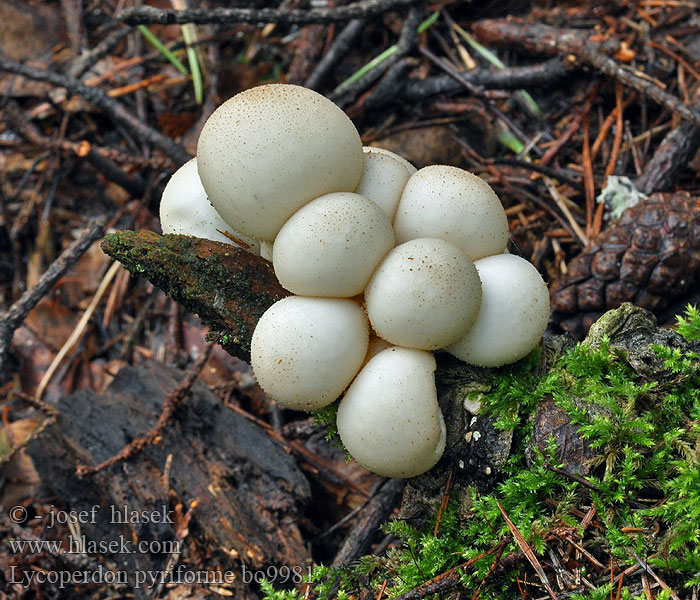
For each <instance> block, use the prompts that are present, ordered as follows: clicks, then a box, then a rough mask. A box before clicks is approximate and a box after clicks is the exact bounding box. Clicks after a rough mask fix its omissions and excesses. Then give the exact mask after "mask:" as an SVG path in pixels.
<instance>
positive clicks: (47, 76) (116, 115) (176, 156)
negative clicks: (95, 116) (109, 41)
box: [0, 54, 192, 165]
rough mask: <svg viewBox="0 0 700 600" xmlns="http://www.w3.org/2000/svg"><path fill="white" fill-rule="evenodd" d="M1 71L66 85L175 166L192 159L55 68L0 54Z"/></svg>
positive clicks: (98, 93) (116, 105)
mask: <svg viewBox="0 0 700 600" xmlns="http://www.w3.org/2000/svg"><path fill="white" fill-rule="evenodd" d="M0 71H8V72H9V73H16V74H17V75H24V76H25V77H28V78H29V79H35V80H37V81H46V82H48V83H51V84H52V85H55V86H56V87H62V88H65V89H66V90H68V92H69V93H71V94H77V95H78V96H80V97H82V98H84V99H85V100H87V101H88V102H90V103H91V104H94V105H95V106H98V107H99V108H101V109H102V110H103V111H104V112H105V113H107V114H108V115H109V116H110V117H112V118H113V119H114V120H116V121H119V122H120V123H122V124H123V125H124V126H126V127H127V128H128V129H130V130H131V131H133V132H134V133H135V134H136V135H138V136H140V137H142V138H143V139H145V140H146V141H148V142H151V143H152V144H154V145H156V146H158V147H159V148H160V149H161V150H162V151H163V152H165V153H166V154H167V155H168V156H169V157H170V158H171V159H172V160H173V162H175V164H176V165H181V164H183V163H185V162H187V161H188V160H189V159H190V158H192V157H191V156H190V155H189V154H188V153H187V152H186V151H185V150H184V149H183V148H182V147H181V146H180V145H179V144H176V143H175V142H174V141H173V140H171V139H170V138H169V137H167V136H165V135H163V134H162V133H160V132H159V131H156V130H155V129H153V128H152V127H150V126H149V125H147V124H146V123H143V122H142V121H140V120H139V119H137V118H136V117H135V116H134V115H133V114H131V113H130V112H129V111H128V110H127V109H126V108H125V107H124V106H123V105H122V104H120V103H119V102H117V101H116V100H115V99H114V98H110V97H109V96H108V95H107V94H106V93H105V92H104V91H103V90H101V89H99V88H94V87H89V86H87V85H85V84H84V83H81V82H80V81H78V80H77V79H73V78H72V77H66V76H65V75H60V74H59V73H54V72H53V71H47V70H45V69H38V68H36V67H30V66H28V65H24V64H22V63H18V62H16V61H14V60H11V59H9V58H6V57H5V56H2V55H1V54H0Z"/></svg>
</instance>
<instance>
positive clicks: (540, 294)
mask: <svg viewBox="0 0 700 600" xmlns="http://www.w3.org/2000/svg"><path fill="white" fill-rule="evenodd" d="M474 264H475V265H476V268H477V270H478V271H479V277H480V278H481V286H482V290H483V298H482V301H481V310H480V311H479V315H478V317H477V319H476V322H475V323H474V325H473V327H472V328H471V329H470V330H469V331H468V332H467V334H466V335H465V336H464V337H463V338H462V339H460V340H459V341H457V342H456V343H454V344H452V345H451V346H448V347H447V348H446V349H447V351H448V352H449V353H450V354H453V355H454V356H456V357H457V358H459V359H460V360H463V361H465V362H468V363H471V364H473V365H478V366H481V367H500V366H502V365H506V364H510V363H513V362H515V361H516V360H519V359H521V358H523V357H524V356H526V355H527V354H528V353H529V352H530V351H532V350H533V349H534V348H535V347H536V346H537V344H538V343H539V342H540V339H541V337H542V334H543V333H544V331H545V329H546V328H547V322H548V321H549V291H548V290H547V285H546V284H545V282H544V281H543V280H542V276H541V275H540V274H539V272H538V271H537V269H536V268H535V267H534V266H533V265H532V264H531V263H529V262H528V261H527V260H525V259H523V258H520V257H519V256H515V255H513V254H498V255H496V256H487V257H486V258H482V259H481V260H477V261H476V262H475V263H474Z"/></svg>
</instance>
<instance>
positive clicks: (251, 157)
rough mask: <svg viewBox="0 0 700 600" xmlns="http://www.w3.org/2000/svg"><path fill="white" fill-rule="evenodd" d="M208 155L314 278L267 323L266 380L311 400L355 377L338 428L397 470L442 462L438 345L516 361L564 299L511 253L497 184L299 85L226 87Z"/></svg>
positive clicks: (260, 234)
mask: <svg viewBox="0 0 700 600" xmlns="http://www.w3.org/2000/svg"><path fill="white" fill-rule="evenodd" d="M197 157H198V162H199V164H198V168H199V175H200V177H201V181H202V183H203V185H204V189H205V190H206V193H205V197H206V196H208V197H209V199H210V200H211V201H212V203H213V204H214V206H215V207H216V209H217V211H218V212H219V213H220V214H221V216H222V217H223V218H224V220H225V221H226V222H227V223H228V224H229V225H230V226H231V227H233V229H234V230H235V231H238V232H241V233H243V234H246V235H248V236H251V237H254V238H256V239H258V240H260V242H261V254H262V256H263V257H265V258H267V259H268V260H269V259H271V260H272V263H273V267H274V268H275V271H276V273H277V276H278V279H279V280H280V282H281V283H282V285H284V286H285V287H287V289H289V290H290V291H291V292H292V293H295V294H300V295H298V296H292V297H289V298H285V299H284V300H281V301H279V302H277V303H276V304H274V305H273V306H272V307H271V308H270V309H268V311H267V312H266V313H265V314H264V315H263V316H262V318H261V319H260V321H259V323H258V325H257V327H256V329H255V331H254V334H253V340H252V352H251V355H252V361H251V363H252V366H253V370H254V372H255V375H256V377H257V379H258V382H259V383H260V385H261V386H262V387H263V389H264V390H265V391H266V392H267V393H268V394H269V395H270V396H271V397H272V398H274V399H275V400H277V401H278V402H279V403H280V404H282V405H284V406H287V407H289V408H292V409H296V410H307V411H308V410H315V409H317V408H320V407H323V406H325V405H327V404H329V403H331V402H333V401H334V400H335V399H336V398H337V397H339V396H340V395H341V394H343V392H345V396H344V398H343V399H342V400H341V401H340V404H339V408H338V418H337V424H338V431H339V434H340V437H341V439H342V440H343V442H344V443H345V446H346V448H347V449H348V450H349V451H350V453H351V454H353V455H354V456H355V457H356V458H357V460H358V462H359V463H360V464H362V465H364V466H365V467H367V468H368V469H370V470H373V471H376V472H377V473H380V474H382V475H385V476H388V477H413V476H415V475H419V474H420V473H422V472H424V471H426V470H427V469H430V468H431V467H432V466H433V465H434V464H435V463H436V462H437V461H438V460H439V458H440V456H441V454H442V452H443V449H444V444H445V425H444V422H443V418H442V414H441V412H440V407H439V405H438V402H437V395H436V390H435V382H434V370H435V359H434V357H433V355H432V353H431V352H430V351H429V350H439V349H441V348H442V349H446V350H447V351H448V352H451V353H452V354H454V355H455V356H457V357H458V358H460V359H462V360H465V361H468V362H472V363H473V364H476V365H480V366H501V365H504V364H508V363H512V362H515V361H517V360H519V359H520V358H523V357H524V356H525V355H526V354H528V353H529V352H530V351H531V350H532V349H533V348H534V347H535V346H536V345H537V344H538V342H539V339H540V338H541V335H542V334H543V333H544V329H545V327H546V323H547V317H548V315H549V296H548V294H547V288H546V285H545V283H544V282H543V281H542V278H541V277H540V275H539V273H538V272H537V270H536V269H535V268H534V267H533V266H532V265H530V264H529V263H528V262H527V261H525V260H524V259H521V258H518V257H516V256H512V255H509V254H503V253H504V252H505V251H506V243H507V241H508V222H507V218H506V215H505V212H504V210H503V207H502V206H501V203H500V201H499V199H498V197H497V196H496V194H495V193H494V192H493V190H492V189H491V188H490V186H489V185H488V184H487V183H486V182H485V181H483V180H482V179H480V178H479V177H477V176H476V175H474V174H472V173H469V172H467V171H464V170H462V169H458V168H456V167H451V166H446V165H434V166H429V167H425V168H423V169H420V170H418V171H416V169H415V168H414V167H413V166H412V165H411V164H410V163H408V162H407V161H405V160H404V159H403V158H401V157H399V156H397V155H395V154H393V153H391V152H389V151H388V150H383V149H381V148H362V146H361V143H360V138H359V135H358V133H357V131H356V130H355V128H354V126H353V124H352V122H351V121H350V119H348V117H347V116H346V115H345V114H344V113H343V112H342V111H341V110H340V109H339V108H338V107H337V106H335V105H334V104H333V103H331V102H330V101H329V100H327V99H326V98H324V97H323V96H321V95H319V94H317V93H316V92H313V91H311V90H307V89H305V88H301V87H298V86H290V85H281V84H272V85H264V86H260V87H258V88H253V89H252V90H248V91H247V92H243V93H241V94H238V95H237V96H234V97H233V98H231V99H230V100H228V101H227V102H225V103H224V104H223V105H222V106H221V107H219V109H217V110H216V111H215V112H214V114H213V115H212V117H211V118H210V119H209V121H207V123H206V124H205V126H204V129H203V130H202V135H201V136H200V140H199V145H198V149H197ZM375 205H376V207H375ZM392 218H393V222H391V219H392ZM237 237H239V236H237ZM395 245H396V246H395ZM472 261H473V262H472ZM363 293H364V296H362V295H361V294H363ZM363 309H364V310H363ZM365 311H366V313H368V315H369V323H370V324H371V325H372V326H373V329H374V331H373V332H372V331H369V328H368V318H367V316H366V313H365ZM368 334H369V339H370V340H371V342H370V343H369V344H368ZM375 334H376V335H375ZM378 336H379V337H378ZM381 336H385V338H386V339H384V338H382V337H381ZM404 346H409V347H404Z"/></svg>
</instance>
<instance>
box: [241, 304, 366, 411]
mask: <svg viewBox="0 0 700 600" xmlns="http://www.w3.org/2000/svg"><path fill="white" fill-rule="evenodd" d="M368 337H369V327H368V324H367V317H366V316H365V313H364V311H363V310H362V308H361V307H360V306H359V305H358V304H357V303H355V302H352V301H350V300H340V299H336V298H305V297H301V296H290V297H288V298H284V299H283V300H280V301H279V302H275V304H273V305H272V306H271V307H270V308H268V309H267V311H265V313H264V314H263V316H262V317H261V318H260V320H259V321H258V324H257V325H256V327H255V330H254V331H253V338H252V341H251V349H250V355H251V363H250V364H251V366H252V367H253V373H254V374H255V378H256V379H257V380H258V383H259V384H260V386H261V387H262V388H263V390H265V393H267V394H268V395H269V396H270V397H271V398H272V399H274V400H276V401H277V402H278V403H279V404H281V405H283V406H286V407H288V408H292V409H296V410H305V411H311V410H316V409H319V408H322V407H324V406H326V405H328V404H330V403H331V402H333V401H334V400H336V399H337V398H338V397H339V396H340V395H341V394H342V393H343V390H344V389H345V388H346V387H347V386H348V384H349V383H350V382H351V381H352V379H353V378H354V377H355V375H356V374H357V372H358V371H359V369H360V366H361V365H362V361H363V360H364V358H365V355H366V353H367V344H368Z"/></svg>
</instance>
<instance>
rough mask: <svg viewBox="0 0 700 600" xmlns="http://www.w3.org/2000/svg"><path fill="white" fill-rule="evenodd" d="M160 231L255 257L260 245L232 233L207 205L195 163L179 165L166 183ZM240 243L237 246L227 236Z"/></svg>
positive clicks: (191, 161) (205, 194)
mask: <svg viewBox="0 0 700 600" xmlns="http://www.w3.org/2000/svg"><path fill="white" fill-rule="evenodd" d="M160 227H161V229H162V230H163V233H177V234H180V235H192V236H194V237H200V238H204V239H206V240H214V241H215V242H224V243H226V244H233V245H234V246H243V247H245V248H246V250H248V252H252V253H253V254H258V252H259V251H260V244H259V242H258V241H257V240H253V239H251V238H247V237H245V236H242V235H240V234H239V233H237V232H236V231H234V230H233V229H232V228H231V227H230V225H229V224H228V223H226V222H225V221H224V220H223V219H222V218H221V215H220V214H219V213H218V212H216V209H215V208H214V207H213V206H212V205H211V203H210V202H209V198H207V193H206V192H205V191H204V188H203V187H202V182H201V181H200V180H199V175H198V174H197V159H196V158H193V159H191V160H189V161H187V162H186V163H185V164H184V165H182V166H181V167H180V168H179V169H178V170H177V171H175V173H173V176H172V177H171V178H170V179H169V181H168V183H167V185H166V186H165V189H164V190H163V195H162V197H161V199H160ZM225 234H229V235H230V236H232V237H233V238H235V239H237V240H238V241H240V242H242V243H241V244H238V243H236V242H234V240H232V239H231V238H229V237H228V236H227V235H225Z"/></svg>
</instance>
